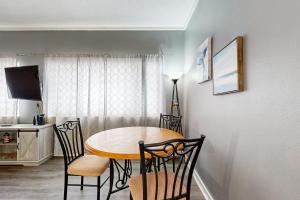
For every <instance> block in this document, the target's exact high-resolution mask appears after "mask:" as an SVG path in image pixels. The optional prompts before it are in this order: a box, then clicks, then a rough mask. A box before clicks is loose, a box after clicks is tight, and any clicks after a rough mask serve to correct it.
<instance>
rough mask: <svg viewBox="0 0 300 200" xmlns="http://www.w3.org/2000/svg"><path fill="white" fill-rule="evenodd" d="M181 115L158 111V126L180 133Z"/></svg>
mask: <svg viewBox="0 0 300 200" xmlns="http://www.w3.org/2000/svg"><path fill="white" fill-rule="evenodd" d="M181 119H182V116H174V115H163V114H161V113H160V118H159V127H160V128H167V129H170V130H172V131H175V132H177V133H180V134H182V124H181Z"/></svg>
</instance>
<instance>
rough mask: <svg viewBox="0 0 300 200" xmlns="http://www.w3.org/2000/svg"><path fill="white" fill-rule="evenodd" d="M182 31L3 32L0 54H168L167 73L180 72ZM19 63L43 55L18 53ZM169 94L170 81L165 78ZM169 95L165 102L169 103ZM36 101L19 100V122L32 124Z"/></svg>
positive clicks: (40, 61) (40, 59)
mask: <svg viewBox="0 0 300 200" xmlns="http://www.w3.org/2000/svg"><path fill="white" fill-rule="evenodd" d="M183 46H184V32H183V31H48V32H47V31H33V32H30V31H26V32H0V55H16V53H21V54H25V55H28V54H30V53H41V54H46V53H49V54H51V53H66V54H72V53H73V54H75V53H108V54H122V55H123V54H137V53H139V54H161V53H163V54H164V55H165V69H164V73H165V74H166V75H171V74H172V73H173V72H176V73H180V72H182V68H183V54H184V50H183V49H184V48H183ZM18 61H19V63H20V65H32V64H39V65H40V66H41V69H43V64H44V63H43V56H18ZM165 82H166V94H167V95H169V94H170V90H171V86H172V84H171V80H169V79H168V78H167V77H165ZM167 101H168V98H166V102H165V104H168V102H167ZM35 105H36V104H35V102H32V101H20V122H21V123H32V118H33V115H34V113H35Z"/></svg>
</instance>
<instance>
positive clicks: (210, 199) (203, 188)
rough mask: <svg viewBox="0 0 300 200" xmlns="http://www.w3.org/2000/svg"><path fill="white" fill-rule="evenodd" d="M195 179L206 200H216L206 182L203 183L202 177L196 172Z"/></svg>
mask: <svg viewBox="0 0 300 200" xmlns="http://www.w3.org/2000/svg"><path fill="white" fill-rule="evenodd" d="M193 177H194V179H195V181H196V183H197V185H198V187H199V188H200V190H201V192H202V194H203V196H204V198H205V200H214V198H213V197H212V196H211V194H210V192H209V190H208V189H207V187H206V185H205V184H204V182H203V181H202V179H201V177H200V175H199V174H198V172H197V171H196V170H194V174H193Z"/></svg>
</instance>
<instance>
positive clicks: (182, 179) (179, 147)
mask: <svg viewBox="0 0 300 200" xmlns="http://www.w3.org/2000/svg"><path fill="white" fill-rule="evenodd" d="M204 139H205V136H204V135H201V137H200V138H197V139H174V140H169V141H165V142H162V143H154V144H144V142H143V141H140V142H139V147H140V154H141V174H142V182H143V200H147V171H149V166H147V165H149V163H150V165H153V166H154V172H152V173H154V174H155V176H154V177H155V179H156V180H155V181H152V183H155V186H154V185H152V186H151V187H155V195H154V196H155V198H154V199H155V200H161V199H164V200H166V199H181V198H185V199H187V200H189V199H190V191H191V182H192V177H193V171H194V169H195V164H196V161H197V158H198V156H199V153H200V149H201V147H202V144H203V141H204ZM157 159H160V160H161V162H162V163H161V165H162V166H163V167H162V168H163V169H161V170H160V171H159V172H158V170H157V169H158V168H159V167H158V166H157V165H158V164H157V162H156V160H157ZM170 159H176V169H175V171H174V172H172V170H170V169H168V168H169V166H168V165H167V162H168V161H169V160H170ZM150 168H151V166H150ZM158 173H159V174H160V175H161V176H159V175H158ZM170 175H171V176H170ZM161 177H163V179H164V180H163V181H164V183H163V184H162V185H163V187H165V188H164V191H163V197H162V196H161V195H162V193H161V192H160V199H159V198H158V191H159V190H160V191H161V190H162V188H161V187H162V185H160V188H158V187H159V184H158V183H162V180H158V179H159V178H160V179H161ZM170 177H173V178H170ZM170 184H171V185H172V187H171V188H172V191H170V189H169V191H168V187H167V186H168V185H170ZM185 186H186V187H185ZM152 192H153V191H152ZM149 200H150V199H149ZM151 200H153V199H151Z"/></svg>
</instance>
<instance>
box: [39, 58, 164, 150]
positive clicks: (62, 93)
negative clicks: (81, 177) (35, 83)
mask: <svg viewBox="0 0 300 200" xmlns="http://www.w3.org/2000/svg"><path fill="white" fill-rule="evenodd" d="M162 59H163V58H162V57H161V56H156V55H148V56H132V57H130V56H128V57H109V58H103V57H97V56H74V57H72V56H70V57H58V56H54V57H46V58H45V74H44V77H45V95H46V97H45V98H44V99H47V101H45V102H44V104H45V105H44V108H45V109H46V113H47V115H48V117H49V118H50V119H51V120H52V122H53V123H58V124H59V123H62V122H64V121H65V120H67V119H74V118H76V117H79V118H80V119H81V122H82V128H83V132H84V138H85V139H86V138H87V137H88V136H90V135H92V134H94V133H96V132H99V131H102V130H105V129H110V128H117V127H122V126H137V125H147V126H157V122H158V118H159V113H160V112H161V111H162V100H161V98H162V73H161V71H162ZM55 154H56V155H58V154H60V147H59V145H58V142H57V141H56V142H55Z"/></svg>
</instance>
